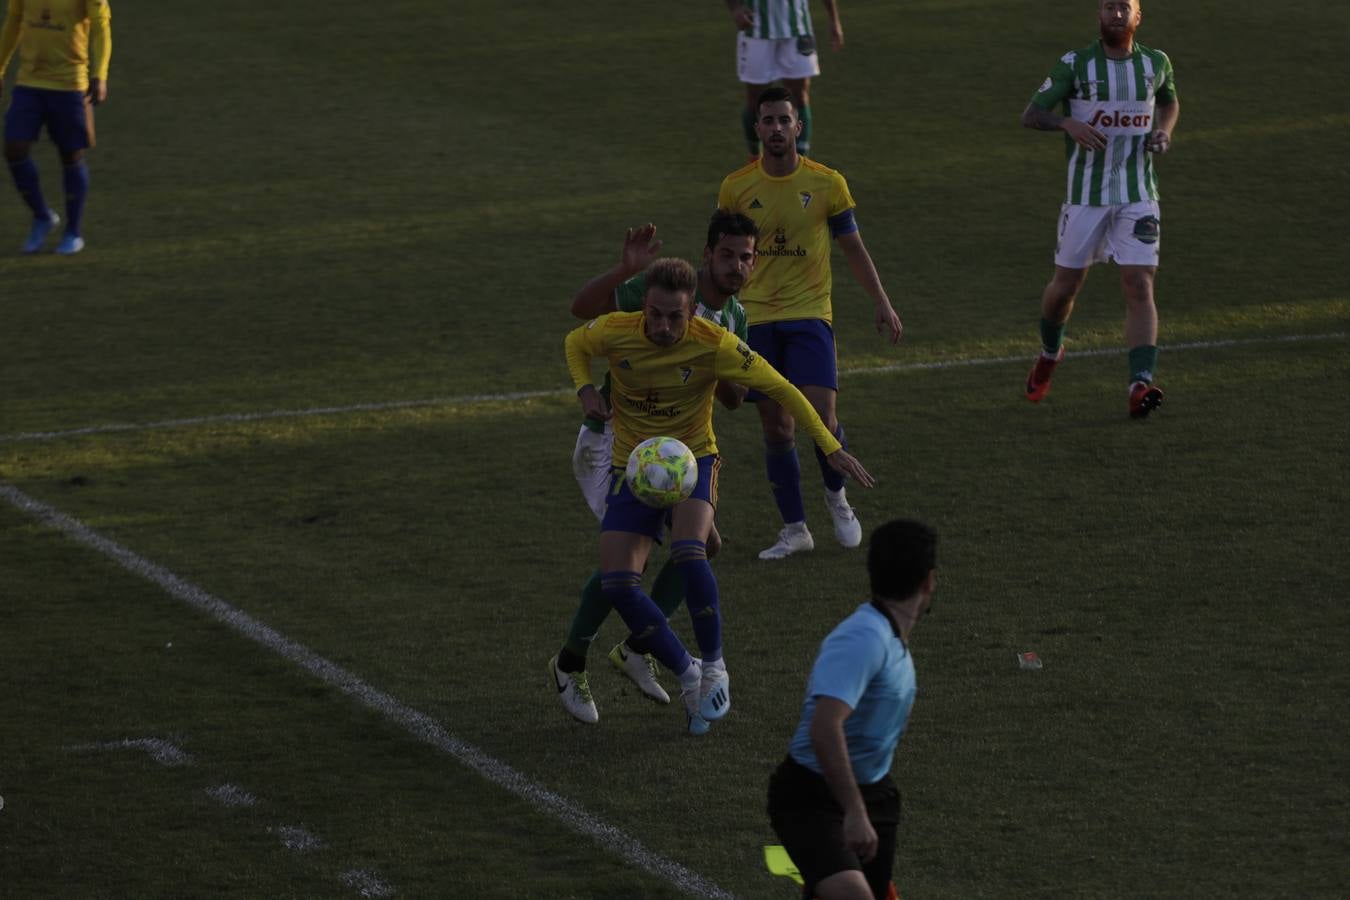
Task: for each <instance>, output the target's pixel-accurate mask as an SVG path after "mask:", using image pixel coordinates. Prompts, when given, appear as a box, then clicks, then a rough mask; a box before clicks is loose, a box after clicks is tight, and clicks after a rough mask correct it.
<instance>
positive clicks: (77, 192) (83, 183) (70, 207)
mask: <svg viewBox="0 0 1350 900" xmlns="http://www.w3.org/2000/svg"><path fill="white" fill-rule="evenodd" d="M61 182H62V186H63V187H65V189H66V234H75V235H78V234H79V233H80V220H81V219H83V218H84V200H85V198H86V197H88V196H89V167H88V166H87V165H85V163H84V160H80V161H79V162H77V163H75V164H74V165H73V166H66V167H65V168H64V170H63V171H62V173H61Z"/></svg>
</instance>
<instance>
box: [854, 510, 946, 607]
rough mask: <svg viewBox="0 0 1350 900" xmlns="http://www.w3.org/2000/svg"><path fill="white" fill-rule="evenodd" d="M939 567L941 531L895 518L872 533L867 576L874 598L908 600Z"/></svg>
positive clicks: (920, 523)
mask: <svg viewBox="0 0 1350 900" xmlns="http://www.w3.org/2000/svg"><path fill="white" fill-rule="evenodd" d="M935 568H937V532H936V531H934V530H933V529H932V528H930V527H928V526H927V525H925V524H924V523H922V522H919V521H916V520H914V519H893V520H891V521H890V522H887V523H886V524H885V525H882V526H880V527H879V528H877V530H876V531H873V532H872V538H871V540H870V541H868V544H867V574H868V576H869V577H870V578H871V581H872V595H873V596H875V597H884V598H886V599H888V600H905V599H907V598H908V597H910V596H911V595H912V594H913V593H914V592H915V591H917V590H918V589H919V586H920V585H922V584H923V582H924V579H925V578H927V577H928V573H929V572H931V571H933V569H935Z"/></svg>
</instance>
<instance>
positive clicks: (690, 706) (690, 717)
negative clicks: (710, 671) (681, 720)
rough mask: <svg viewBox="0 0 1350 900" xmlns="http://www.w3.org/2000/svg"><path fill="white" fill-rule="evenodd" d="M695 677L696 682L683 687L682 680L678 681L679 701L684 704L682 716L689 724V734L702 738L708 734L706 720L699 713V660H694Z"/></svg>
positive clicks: (700, 684)
mask: <svg viewBox="0 0 1350 900" xmlns="http://www.w3.org/2000/svg"><path fill="white" fill-rule="evenodd" d="M694 669H695V676H694V677H696V678H697V679H698V680H697V681H693V682H692V683H691V684H689V685H685V682H684V679H683V678H681V679H680V700H681V701H683V703H684V715H685V719H686V721H687V722H688V724H689V733H690V734H692V735H696V736H702V735H705V734H707V733H708V728H709V727H710V726H709V724H708V720H707V719H705V718H703V713H702V712H700V706H701V703H700V700H701V699H702V695H703V691H702V687H703V665H702V663H700V662H699V660H697V659H696V660H694Z"/></svg>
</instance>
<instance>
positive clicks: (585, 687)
mask: <svg viewBox="0 0 1350 900" xmlns="http://www.w3.org/2000/svg"><path fill="white" fill-rule="evenodd" d="M548 672H549V675H550V676H551V677H552V679H553V687H554V688H555V689H557V691H558V702H559V703H561V704H562V705H563V709H565V710H567V712H568V713H569V714H571V716H572V718H574V719H576V720H577V721H578V722H585V723H586V724H587V725H594V724H595V723H596V722H599V721H600V711H599V710H597V709H596V708H595V701H594V700H592V699H591V686H590V683H589V682H588V681H587V680H586V673H585V672H564V671H563V670H562V669H560V668H558V657H556V656H555V657H553V658H552V659H550V660H549V661H548Z"/></svg>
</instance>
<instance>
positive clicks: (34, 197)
mask: <svg viewBox="0 0 1350 900" xmlns="http://www.w3.org/2000/svg"><path fill="white" fill-rule="evenodd" d="M9 174H10V177H12V178H13V179H14V186H15V187H16V188H18V189H19V196H20V197H22V198H23V202H24V203H27V204H28V208H29V209H31V210H32V211H33V218H34V219H47V218H51V214H52V211H51V210H50V209H48V208H47V201H46V200H45V199H43V196H42V184H41V182H40V180H39V178H38V167H37V163H35V162H33V158H32V157H31V156H29V157H25V158H24V159H22V160H20V161H19V162H16V163H10V164H9Z"/></svg>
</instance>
